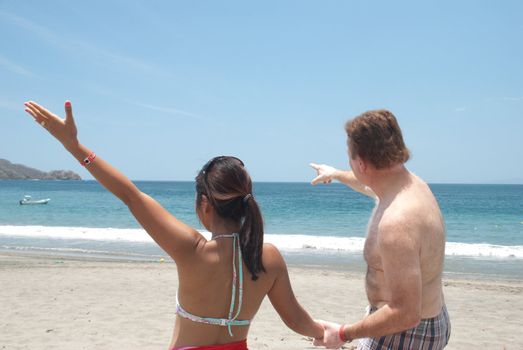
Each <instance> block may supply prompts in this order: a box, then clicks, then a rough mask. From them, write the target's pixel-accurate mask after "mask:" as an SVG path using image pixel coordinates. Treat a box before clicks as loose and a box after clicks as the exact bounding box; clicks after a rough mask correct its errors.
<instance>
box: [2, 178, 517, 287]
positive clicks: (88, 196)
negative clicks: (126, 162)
mask: <svg viewBox="0 0 523 350" xmlns="http://www.w3.org/2000/svg"><path fill="white" fill-rule="evenodd" d="M136 185H137V186H138V187H139V188H140V189H141V190H142V191H143V192H145V193H147V194H149V195H151V196H152V197H154V198H155V199H156V200H158V201H159V202H160V203H161V204H162V205H163V206H164V207H166V208H167V209H168V210H169V211H170V212H171V213H172V214H174V215H175V216H176V217H177V218H179V219H180V220H182V221H184V222H186V223H188V224H189V225H191V226H193V227H195V228H197V229H198V230H200V231H201V232H202V233H204V235H207V236H209V233H208V232H205V230H204V228H203V226H201V224H200V223H199V222H198V219H197V216H196V214H195V210H194V199H195V190H194V183H193V182H152V181H137V182H136ZM430 187H431V189H432V191H433V192H434V194H435V196H436V198H437V199H438V202H439V204H440V207H441V209H442V212H443V215H444V218H445V222H446V229H447V246H446V255H447V257H446V268H445V269H446V270H445V271H446V273H457V274H471V275H478V276H493V275H496V276H498V275H503V276H505V277H508V278H517V279H523V185H462V184H431V185H430ZM253 194H254V196H255V197H256V199H257V201H258V202H259V204H260V206H261V209H262V213H263V216H264V221H265V234H266V236H265V241H266V242H271V243H274V244H275V245H276V246H277V247H278V248H279V249H280V250H281V251H282V252H283V254H284V256H285V258H286V259H287V260H288V261H289V262H291V263H296V264H304V265H307V264H311V265H317V264H320V265H327V266H328V265H332V266H335V267H337V268H339V267H340V266H341V267H345V268H348V269H356V270H361V269H364V265H363V260H362V249H363V243H364V237H365V230H366V225H367V221H368V218H369V215H370V213H371V211H372V208H373V206H374V201H373V200H372V199H370V198H367V197H365V196H362V195H360V194H358V193H356V192H354V191H352V190H350V189H349V188H347V187H346V186H344V185H342V184H338V183H336V184H330V185H318V186H311V185H310V184H308V183H255V184H254V190H253ZM24 195H31V196H32V197H33V198H34V199H40V198H51V201H50V202H49V203H48V204H47V205H34V206H28V205H19V203H18V202H19V200H20V199H21V198H22V197H23V196H24ZM0 251H4V252H20V251H23V252H24V253H26V254H32V253H34V254H52V255H56V256H77V255H81V256H87V257H92V258H104V259H126V260H151V261H157V260H159V259H161V258H167V257H166V254H165V253H164V252H163V251H162V250H161V249H160V248H158V247H157V246H156V245H155V244H154V242H153V241H152V239H151V238H150V237H149V236H148V235H147V234H146V233H145V231H144V230H143V229H141V227H140V226H139V225H138V224H137V222H136V221H135V220H134V218H133V217H132V215H131V214H130V213H129V211H128V210H127V208H126V207H125V205H123V204H122V203H121V202H119V201H118V200H117V199H116V198H115V197H113V196H112V195H111V194H110V193H109V192H107V191H106V190H104V189H103V188H102V187H101V186H100V185H99V184H98V183H97V182H95V181H30V180H21V181H18V180H8V181H0Z"/></svg>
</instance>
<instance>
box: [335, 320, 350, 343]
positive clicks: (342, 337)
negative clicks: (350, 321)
mask: <svg viewBox="0 0 523 350" xmlns="http://www.w3.org/2000/svg"><path fill="white" fill-rule="evenodd" d="M346 326H347V325H346V324H342V325H341V326H340V329H339V330H338V336H339V337H340V340H341V341H342V342H344V343H346V342H350V341H352V339H350V337H347V336H346V335H345V327H346Z"/></svg>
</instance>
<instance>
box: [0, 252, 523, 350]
mask: <svg viewBox="0 0 523 350" xmlns="http://www.w3.org/2000/svg"><path fill="white" fill-rule="evenodd" d="M289 274H290V278H291V282H292V286H293V290H294V292H295V294H296V297H297V298H298V300H299V301H300V302H301V303H302V305H303V306H304V307H305V308H306V309H307V310H308V311H309V312H310V313H311V315H312V316H313V317H314V318H318V319H326V320H331V321H336V322H354V321H356V320H358V319H359V318H360V317H361V316H362V315H363V312H364V308H365V306H366V298H365V292H364V284H363V282H364V274H363V272H361V271H360V272H358V271H348V270H343V269H337V268H335V266H330V267H325V266H318V265H312V266H303V265H294V264H292V263H290V264H289ZM0 280H2V284H3V288H1V289H0V298H1V299H2V300H3V301H5V302H3V303H0V314H2V315H4V317H3V320H4V321H3V322H2V323H0V333H1V334H3V336H2V339H0V347H2V346H3V348H4V349H21V348H53V349H58V350H60V349H64V350H65V349H70V348H73V347H74V348H85V349H95V348H110V349H113V348H119V347H122V348H127V349H141V350H142V349H151V350H152V349H166V348H167V345H168V343H169V340H170V337H171V332H172V327H173V322H174V317H175V316H174V304H175V294H176V290H177V286H178V281H177V273H176V268H175V265H174V263H173V262H164V263H160V262H159V261H158V262H143V261H132V262H126V261H113V260H110V261H107V260H103V259H83V258H77V257H73V258H71V257H57V256H53V257H50V256H27V255H24V254H16V253H15V254H5V253H0ZM443 285H444V286H443V288H444V293H445V298H446V303H447V307H448V309H449V313H450V317H451V323H452V336H451V340H450V343H449V346H448V347H447V349H457V350H465V349H471V348H489V349H514V348H521V345H519V332H520V327H521V324H523V300H522V298H521V295H523V281H519V280H508V279H503V278H501V279H496V278H492V279H461V278H451V277H449V276H445V277H444V282H443ZM248 343H249V347H250V348H251V349H282V350H283V349H312V348H313V347H312V345H311V343H310V342H309V341H308V340H307V339H306V338H305V337H303V336H301V335H298V334H295V333H293V332H292V331H291V330H289V329H288V328H286V326H285V325H284V324H283V322H282V321H281V320H280V318H279V316H278V315H277V314H276V312H275V311H274V309H273V308H272V306H271V305H270V303H269V302H268V300H267V299H266V300H265V301H264V302H263V303H262V306H261V308H260V311H259V312H258V314H257V315H256V317H255V320H254V322H253V325H252V326H251V330H250V332H249V339H248ZM22 344H23V345H22ZM345 348H346V349H353V344H349V345H347V346H346V347H345Z"/></svg>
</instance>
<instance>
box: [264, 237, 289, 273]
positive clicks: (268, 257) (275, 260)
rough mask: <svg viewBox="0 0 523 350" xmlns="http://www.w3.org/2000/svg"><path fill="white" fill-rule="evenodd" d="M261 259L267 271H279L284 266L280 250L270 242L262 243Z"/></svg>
mask: <svg viewBox="0 0 523 350" xmlns="http://www.w3.org/2000/svg"><path fill="white" fill-rule="evenodd" d="M262 261H263V266H264V267H265V270H266V271H267V272H280V271H282V270H284V269H285V267H286V264H285V260H284V259H283V256H282V255H281V253H280V251H279V250H278V248H277V247H276V246H275V245H273V244H271V243H264V244H263V254H262Z"/></svg>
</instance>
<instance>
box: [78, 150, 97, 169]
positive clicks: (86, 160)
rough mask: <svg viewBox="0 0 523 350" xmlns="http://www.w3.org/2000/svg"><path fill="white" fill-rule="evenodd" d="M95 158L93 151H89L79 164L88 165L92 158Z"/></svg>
mask: <svg viewBox="0 0 523 350" xmlns="http://www.w3.org/2000/svg"><path fill="white" fill-rule="evenodd" d="M95 158H96V154H94V152H91V154H89V155H88V156H87V157H85V158H84V160H83V161H81V162H80V164H82V166H86V165H89V164H91V163H92V162H93V160H94V159H95Z"/></svg>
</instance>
